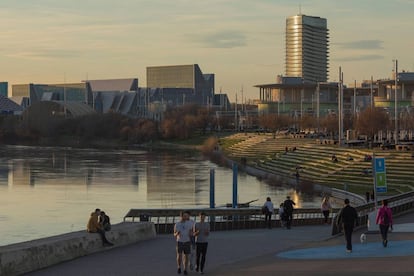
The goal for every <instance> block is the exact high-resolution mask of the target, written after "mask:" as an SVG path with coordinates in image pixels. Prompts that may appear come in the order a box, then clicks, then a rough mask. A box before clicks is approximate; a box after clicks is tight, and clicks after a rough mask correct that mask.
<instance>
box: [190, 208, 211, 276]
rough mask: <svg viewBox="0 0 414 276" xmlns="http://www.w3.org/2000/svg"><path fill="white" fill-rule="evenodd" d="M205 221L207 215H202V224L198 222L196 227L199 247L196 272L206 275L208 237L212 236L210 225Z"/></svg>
mask: <svg viewBox="0 0 414 276" xmlns="http://www.w3.org/2000/svg"><path fill="white" fill-rule="evenodd" d="M205 220H206V214H205V213H200V222H197V223H196V224H195V225H194V236H195V237H196V247H197V250H196V251H197V261H196V271H197V272H198V271H200V273H201V274H203V273H204V265H205V263H206V254H207V246H208V236H209V235H210V224H209V223H208V222H205ZM200 258H201V263H200Z"/></svg>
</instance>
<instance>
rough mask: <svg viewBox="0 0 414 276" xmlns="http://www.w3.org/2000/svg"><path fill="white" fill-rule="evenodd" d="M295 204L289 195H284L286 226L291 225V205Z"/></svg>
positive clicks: (288, 227)
mask: <svg viewBox="0 0 414 276" xmlns="http://www.w3.org/2000/svg"><path fill="white" fill-rule="evenodd" d="M294 205H296V204H295V202H293V200H291V199H290V196H287V197H286V200H285V202H284V203H283V206H284V208H285V218H286V228H287V229H290V228H291V227H292V220H293V206H294Z"/></svg>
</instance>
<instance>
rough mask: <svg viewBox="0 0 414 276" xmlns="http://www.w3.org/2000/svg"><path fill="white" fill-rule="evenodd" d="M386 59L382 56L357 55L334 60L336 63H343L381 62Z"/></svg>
mask: <svg viewBox="0 0 414 276" xmlns="http://www.w3.org/2000/svg"><path fill="white" fill-rule="evenodd" d="M384 58H385V57H384V56H382V55H371V54H368V55H355V56H348V57H342V58H336V59H333V60H334V61H342V62H347V61H350V62H351V61H369V60H379V59H384Z"/></svg>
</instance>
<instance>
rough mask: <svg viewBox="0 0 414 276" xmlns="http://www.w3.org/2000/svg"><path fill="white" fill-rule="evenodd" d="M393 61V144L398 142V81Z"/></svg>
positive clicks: (396, 67)
mask: <svg viewBox="0 0 414 276" xmlns="http://www.w3.org/2000/svg"><path fill="white" fill-rule="evenodd" d="M394 61H395V76H394V79H395V83H394V88H395V103H394V105H395V106H394V109H395V110H394V113H395V114H394V120H395V145H397V144H398V99H397V98H398V97H397V90H398V88H397V82H398V79H397V78H398V60H397V59H396V60H394Z"/></svg>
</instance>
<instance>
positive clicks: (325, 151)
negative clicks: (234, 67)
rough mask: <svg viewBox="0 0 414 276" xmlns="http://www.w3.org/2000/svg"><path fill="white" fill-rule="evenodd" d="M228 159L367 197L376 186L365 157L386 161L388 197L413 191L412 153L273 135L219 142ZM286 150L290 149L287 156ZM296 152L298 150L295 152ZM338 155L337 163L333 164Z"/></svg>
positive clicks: (241, 136) (242, 135)
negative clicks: (379, 158)
mask: <svg viewBox="0 0 414 276" xmlns="http://www.w3.org/2000/svg"><path fill="white" fill-rule="evenodd" d="M220 145H221V149H222V151H223V152H224V154H225V155H226V156H228V157H229V158H231V159H233V160H235V161H237V162H240V161H241V160H242V159H244V160H245V161H246V164H247V165H249V166H253V167H256V168H259V169H261V170H264V171H267V172H271V173H275V174H279V175H282V176H287V177H294V176H295V173H296V171H297V170H298V171H299V174H300V179H302V180H311V181H313V182H315V183H319V184H322V185H326V186H330V187H335V188H340V189H343V188H344V187H345V185H346V186H347V189H348V190H349V191H352V192H355V193H358V194H365V192H366V191H370V190H371V189H372V186H373V180H372V170H371V162H370V161H364V158H365V156H366V155H372V154H373V153H375V154H376V156H380V157H385V160H386V169H387V184H388V194H389V195H392V194H398V193H403V192H408V191H411V190H413V187H414V177H413V175H414V173H413V172H414V159H413V158H412V157H411V152H401V151H396V150H381V149H379V148H378V149H374V150H368V149H363V148H348V147H339V146H337V145H326V144H323V145H322V144H320V143H317V142H316V140H314V139H305V138H291V137H287V136H276V137H274V136H273V134H260V135H258V134H253V133H238V134H234V135H230V136H227V137H223V138H221V139H220ZM286 147H287V148H288V149H289V150H288V151H287V152H286ZM293 148H296V150H292V149H293ZM333 155H335V156H336V158H337V160H338V161H337V162H333V161H332V156H333Z"/></svg>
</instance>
